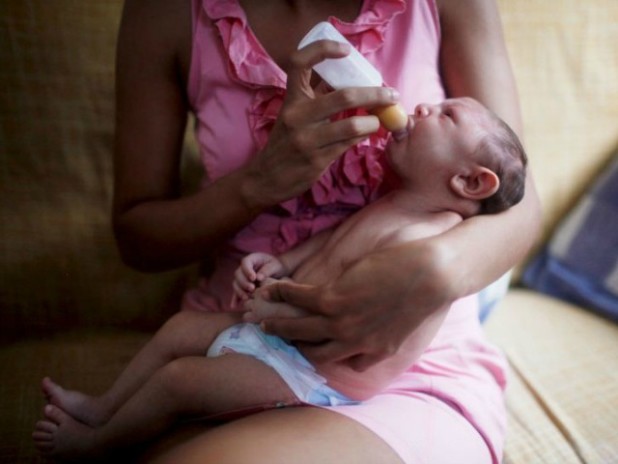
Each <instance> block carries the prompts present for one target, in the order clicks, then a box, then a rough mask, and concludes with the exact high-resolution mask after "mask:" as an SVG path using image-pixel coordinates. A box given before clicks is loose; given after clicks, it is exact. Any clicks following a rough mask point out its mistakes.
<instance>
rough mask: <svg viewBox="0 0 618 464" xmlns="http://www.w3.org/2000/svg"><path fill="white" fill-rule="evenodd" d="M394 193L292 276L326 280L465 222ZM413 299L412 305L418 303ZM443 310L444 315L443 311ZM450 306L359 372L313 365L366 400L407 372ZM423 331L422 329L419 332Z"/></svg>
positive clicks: (344, 228) (363, 213) (332, 381)
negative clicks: (408, 203)
mask: <svg viewBox="0 0 618 464" xmlns="http://www.w3.org/2000/svg"><path fill="white" fill-rule="evenodd" d="M395 199H396V193H392V194H390V195H389V196H386V197H384V198H382V199H380V200H378V201H377V202H375V203H373V204H371V205H369V206H366V207H365V208H363V209H362V210H360V211H359V212H357V213H356V214H354V215H353V216H351V217H350V218H348V219H347V220H346V221H345V222H344V223H343V224H341V225H340V226H339V227H337V229H336V230H335V231H334V232H333V234H332V235H331V236H330V237H329V239H328V240H327V241H326V243H325V244H324V246H323V247H322V248H321V249H320V250H319V251H318V252H317V253H314V254H313V255H312V256H311V258H310V259H308V260H307V261H305V262H304V263H303V264H302V265H301V266H300V267H299V268H298V269H297V270H296V272H295V273H294V275H293V276H292V278H293V280H295V281H296V282H299V283H308V284H313V285H321V284H325V283H327V282H329V281H333V280H334V279H336V278H337V277H338V276H339V275H340V274H341V272H342V271H343V270H344V269H346V268H347V267H348V266H350V265H351V264H352V263H354V262H355V261H357V260H358V259H360V258H361V257H363V256H365V255H367V254H368V253H370V252H372V251H376V250H379V249H383V248H386V247H392V246H396V245H399V244H402V243H405V242H409V241H412V240H418V239H421V238H424V237H429V236H431V235H437V234H440V233H442V232H444V231H446V230H448V229H450V228H451V227H453V226H455V224H457V223H458V222H460V221H461V216H459V215H458V214H456V213H453V212H450V211H443V212H431V213H428V212H421V211H413V210H410V209H407V208H405V209H404V208H402V207H400V206H399V205H398V204H397V202H396V201H394V200H395ZM413 304H414V303H413V302H410V305H411V306H413ZM442 313H444V314H442ZM445 313H446V312H445V311H443V312H440V314H437V315H436V316H435V317H434V318H430V319H429V320H427V321H426V322H425V323H424V326H423V327H422V328H421V329H422V330H423V332H424V334H423V335H422V336H418V335H415V334H413V335H412V336H410V337H409V338H408V340H406V342H405V343H404V346H403V347H402V349H401V350H400V352H399V353H397V354H396V355H395V356H393V357H391V358H388V359H387V360H385V361H383V362H381V363H378V364H377V365H375V366H373V367H372V368H370V369H369V370H368V371H365V372H362V373H359V372H356V371H354V370H353V369H351V368H350V367H349V366H348V365H347V364H345V363H324V364H317V365H316V364H314V365H315V367H316V369H317V370H318V372H319V373H320V374H322V375H323V376H324V377H326V378H327V379H328V383H329V385H330V386H331V387H333V388H335V389H337V390H339V391H341V392H342V393H344V394H346V395H347V396H349V397H351V398H355V399H360V400H362V399H366V398H368V397H371V396H373V395H374V394H375V393H377V392H378V391H379V390H381V389H383V388H384V387H386V386H387V385H388V384H389V383H390V381H391V380H392V379H393V378H394V377H396V376H397V375H399V374H401V373H402V372H404V371H405V370H406V369H407V368H408V367H409V366H410V365H411V364H412V363H413V362H414V360H415V359H417V357H418V356H419V355H420V353H421V352H422V351H423V350H424V349H425V348H426V345H427V344H428V334H431V336H430V337H429V340H430V339H431V338H432V337H433V334H435V332H437V330H438V328H439V326H440V324H441V322H442V320H443V317H444V315H445ZM418 332H419V334H420V332H421V331H420V330H419V331H418Z"/></svg>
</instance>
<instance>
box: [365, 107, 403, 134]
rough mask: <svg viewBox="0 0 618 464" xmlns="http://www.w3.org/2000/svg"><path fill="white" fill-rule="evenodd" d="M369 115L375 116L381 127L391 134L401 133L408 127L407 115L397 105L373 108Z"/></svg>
mask: <svg viewBox="0 0 618 464" xmlns="http://www.w3.org/2000/svg"><path fill="white" fill-rule="evenodd" d="M371 114H373V115H375V116H377V117H378V119H379V120H380V122H381V123H382V125H383V126H384V127H385V128H386V129H388V130H389V131H391V132H399V133H401V132H402V131H404V130H405V128H406V127H407V126H408V114H407V113H406V111H405V110H404V109H403V107H402V106H401V105H400V104H399V103H395V104H394V105H388V106H380V107H378V108H374V109H372V110H371Z"/></svg>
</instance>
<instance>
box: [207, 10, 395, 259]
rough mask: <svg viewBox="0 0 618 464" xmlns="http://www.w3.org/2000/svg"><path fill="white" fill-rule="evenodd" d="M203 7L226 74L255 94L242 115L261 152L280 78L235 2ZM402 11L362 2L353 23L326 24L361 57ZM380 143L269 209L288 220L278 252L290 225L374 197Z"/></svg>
mask: <svg viewBox="0 0 618 464" xmlns="http://www.w3.org/2000/svg"><path fill="white" fill-rule="evenodd" d="M203 8H204V9H205V11H206V14H207V15H208V17H209V18H211V20H212V21H213V23H214V24H215V26H216V28H217V30H218V32H219V35H220V37H221V40H222V45H223V48H224V50H225V51H226V53H227V58H228V68H229V71H230V75H231V76H232V78H233V79H235V80H236V81H237V82H238V83H240V84H242V85H244V86H247V87H250V88H252V89H254V90H255V97H254V100H253V103H252V105H251V108H250V109H249V114H248V117H249V125H250V127H251V130H252V134H253V137H254V139H255V142H256V144H257V146H258V148H259V149H262V148H263V147H264V146H265V145H266V143H267V141H268V136H269V134H270V132H271V130H272V128H273V126H274V124H275V121H276V119H277V115H278V114H279V110H280V108H281V106H282V104H283V99H284V97H285V86H286V74H285V73H284V72H283V70H282V69H281V68H279V66H278V65H277V64H276V63H275V62H274V60H272V58H271V57H270V55H268V53H267V52H266V50H264V48H263V47H262V45H261V44H260V42H259V41H258V40H257V38H256V37H255V35H254V34H253V32H252V31H251V28H250V27H249V25H248V22H247V18H246V15H245V12H244V10H243V9H242V8H241V6H240V5H239V3H238V2H237V1H236V0H204V2H203ZM405 8H406V5H405V1H404V0H365V2H364V4H363V8H362V11H361V13H360V15H359V16H358V18H357V19H356V21H354V22H353V23H348V22H345V21H341V20H339V19H337V18H334V17H331V18H329V21H330V22H331V23H332V24H333V25H335V27H336V28H337V29H339V30H340V31H341V33H342V34H344V35H345V36H346V37H347V38H348V39H349V40H350V42H352V44H354V46H355V47H357V48H358V49H359V50H360V51H361V53H363V54H364V55H369V54H371V53H374V52H375V51H376V50H378V49H379V48H380V47H382V45H383V43H384V31H385V29H386V28H387V27H388V24H389V22H390V21H391V20H392V19H393V18H394V17H395V16H396V15H398V14H400V13H402V12H403V11H404V10H405ZM361 113H362V110H359V111H352V112H347V113H346V114H345V115H339V116H338V117H344V116H351V115H352V114H361ZM386 140H387V134H386V133H384V132H382V131H381V132H379V133H378V134H375V135H374V136H372V137H370V138H369V139H366V140H365V141H363V142H361V143H360V144H358V145H356V146H354V147H353V148H351V149H349V150H348V151H347V152H346V153H344V154H343V155H342V156H341V157H340V158H339V159H338V160H337V161H335V162H333V163H332V165H331V166H330V168H329V169H328V170H326V172H325V173H324V174H323V175H322V177H321V178H320V179H318V181H317V182H316V183H315V184H314V185H313V186H312V188H311V189H310V190H309V191H307V192H306V193H305V194H304V195H302V196H300V197H298V198H294V199H291V200H288V201H286V202H284V203H281V204H280V205H279V207H278V208H275V209H278V210H279V213H278V215H282V216H289V218H288V219H289V220H284V221H283V222H285V223H286V224H282V227H283V230H281V231H280V234H279V236H280V237H282V238H283V239H284V241H285V242H286V243H285V244H281V246H280V248H282V249H283V248H287V247H289V246H293V245H295V244H296V242H297V241H298V240H299V237H297V235H298V234H297V233H296V231H295V229H296V227H295V226H294V225H293V224H294V223H296V225H297V226H298V222H305V221H307V219H308V218H309V217H312V216H314V215H315V214H316V213H317V212H320V211H321V212H324V209H326V210H329V209H332V210H348V209H350V208H352V209H359V208H361V207H362V206H364V205H366V204H367V203H368V202H370V201H372V200H374V199H375V198H376V197H377V196H378V189H379V186H380V185H381V183H382V180H383V177H384V169H383V165H382V163H383V162H384V161H383V156H382V153H383V152H384V148H385V145H386ZM288 222H290V223H289V224H287V223H288ZM277 248H279V247H277Z"/></svg>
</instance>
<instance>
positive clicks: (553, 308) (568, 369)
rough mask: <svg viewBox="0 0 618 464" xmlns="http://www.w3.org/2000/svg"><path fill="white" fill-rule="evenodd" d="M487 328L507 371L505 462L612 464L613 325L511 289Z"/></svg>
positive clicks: (616, 378)
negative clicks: (509, 372) (502, 353)
mask: <svg viewBox="0 0 618 464" xmlns="http://www.w3.org/2000/svg"><path fill="white" fill-rule="evenodd" d="M486 327H487V330H488V333H489V335H490V337H491V338H492V339H493V340H494V341H496V343H497V344H498V345H500V346H501V347H502V348H503V350H504V351H505V353H506V355H507V357H508V360H509V362H510V364H511V368H512V375H511V381H510V387H509V390H508V408H509V420H510V429H509V435H508V440H507V447H506V456H507V460H506V462H507V463H508V462H510V463H530V462H547V463H554V462H556V463H558V462H559V463H570V462H573V463H579V462H587V463H599V464H601V463H610V462H618V428H617V427H616V425H617V424H618V356H617V354H618V326H617V325H615V324H611V323H609V322H608V321H606V320H604V319H601V318H599V317H598V316H595V315H594V314H592V313H589V312H588V311H585V310H583V309H581V308H577V307H575V306H570V305H567V304H566V303H563V302H561V301H559V300H555V299H552V298H549V297H546V296H543V295H540V294H538V293H534V292H530V291H527V290H511V292H510V293H509V295H508V296H507V298H506V299H505V300H504V302H503V303H502V304H501V305H500V306H499V307H498V309H497V311H496V312H495V313H494V314H493V315H492V316H491V317H490V319H489V321H488V323H487V326H486ZM541 457H542V458H543V459H540V458H541Z"/></svg>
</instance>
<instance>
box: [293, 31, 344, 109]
mask: <svg viewBox="0 0 618 464" xmlns="http://www.w3.org/2000/svg"><path fill="white" fill-rule="evenodd" d="M348 53H350V46H349V45H347V44H344V43H340V42H334V41H331V40H322V41H319V42H314V43H312V44H310V45H308V46H306V47H304V48H303V49H301V50H297V51H296V52H294V53H293V54H292V56H291V66H290V68H289V69H288V70H287V74H288V80H287V93H288V96H289V97H291V98H302V97H309V98H311V96H313V90H312V88H311V69H312V68H313V66H315V65H316V64H318V63H320V62H321V61H324V60H325V59H327V58H343V57H344V56H346V55H347V54H348Z"/></svg>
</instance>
